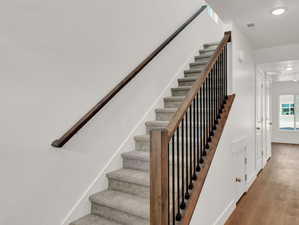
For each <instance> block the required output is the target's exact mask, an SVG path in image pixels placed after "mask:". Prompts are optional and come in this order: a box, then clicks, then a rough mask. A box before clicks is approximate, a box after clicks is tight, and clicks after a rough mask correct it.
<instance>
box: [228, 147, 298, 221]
mask: <svg viewBox="0 0 299 225" xmlns="http://www.w3.org/2000/svg"><path fill="white" fill-rule="evenodd" d="M272 151H273V153H272V158H271V160H270V161H269V163H268V165H267V166H266V168H265V169H264V170H263V171H262V172H261V173H260V175H259V177H258V178H257V180H256V181H255V183H254V184H253V186H252V187H251V188H250V190H249V192H248V193H247V194H246V195H244V196H243V198H242V199H241V200H240V202H239V203H238V205H237V209H236V210H235V212H234V213H233V214H232V216H231V217H230V219H229V220H228V222H227V223H226V225H297V224H299V176H298V174H299V163H298V161H299V145H287V144H273V145H272Z"/></svg>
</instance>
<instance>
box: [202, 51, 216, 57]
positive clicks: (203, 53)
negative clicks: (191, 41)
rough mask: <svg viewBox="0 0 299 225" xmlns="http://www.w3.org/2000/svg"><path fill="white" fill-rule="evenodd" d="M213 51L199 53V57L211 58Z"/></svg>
mask: <svg viewBox="0 0 299 225" xmlns="http://www.w3.org/2000/svg"><path fill="white" fill-rule="evenodd" d="M213 54H214V51H208V52H200V56H209V57H211V56H213Z"/></svg>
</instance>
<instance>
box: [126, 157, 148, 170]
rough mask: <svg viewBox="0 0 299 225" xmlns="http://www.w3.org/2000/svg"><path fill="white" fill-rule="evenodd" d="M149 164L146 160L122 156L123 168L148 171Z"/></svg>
mask: <svg viewBox="0 0 299 225" xmlns="http://www.w3.org/2000/svg"><path fill="white" fill-rule="evenodd" d="M149 166H150V165H149V162H148V161H144V160H139V159H128V158H123V168H125V169H133V170H141V171H145V172H148V171H149Z"/></svg>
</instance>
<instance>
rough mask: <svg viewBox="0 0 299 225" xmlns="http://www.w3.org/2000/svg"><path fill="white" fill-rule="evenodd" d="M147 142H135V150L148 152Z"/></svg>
mask: <svg viewBox="0 0 299 225" xmlns="http://www.w3.org/2000/svg"><path fill="white" fill-rule="evenodd" d="M149 147H150V146H149V141H135V150H137V151H142V152H148V151H149Z"/></svg>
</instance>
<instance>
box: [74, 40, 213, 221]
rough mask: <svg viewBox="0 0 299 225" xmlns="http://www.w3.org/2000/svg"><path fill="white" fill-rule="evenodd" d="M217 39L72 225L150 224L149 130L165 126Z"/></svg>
mask: <svg viewBox="0 0 299 225" xmlns="http://www.w3.org/2000/svg"><path fill="white" fill-rule="evenodd" d="M217 46H218V43H208V44H205V45H204V48H203V49H202V50H200V51H199V53H200V54H199V56H196V57H195V61H194V62H193V63H190V69H189V70H187V71H185V72H184V78H180V79H178V87H176V88H172V89H171V93H172V95H171V96H170V97H165V98H164V108H158V109H156V120H154V121H148V122H146V123H145V126H146V134H144V135H139V136H135V137H134V140H135V150H134V151H131V152H127V153H124V154H122V158H123V168H122V169H119V170H116V171H113V172H111V173H108V174H107V178H108V181H109V186H108V189H107V190H105V191H102V192H99V193H96V194H93V195H92V196H90V198H89V199H90V202H91V212H90V214H89V215H86V216H84V217H82V218H80V219H78V220H77V221H74V222H72V223H71V225H149V224H150V223H149V218H150V201H149V197H150V174H149V169H150V154H149V151H150V135H149V133H150V131H151V130H152V129H159V128H165V127H167V126H168V124H169V121H170V119H171V118H172V116H173V115H174V114H175V113H176V111H177V109H178V107H179V106H180V105H181V103H182V102H183V100H184V98H185V96H186V95H187V93H188V92H189V91H190V89H191V87H192V85H193V84H194V82H195V81H196V80H197V78H198V77H199V76H200V75H201V74H202V72H203V71H204V69H205V67H206V66H207V64H208V63H209V61H210V59H211V57H212V56H213V54H214V52H215V50H216V49H217Z"/></svg>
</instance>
